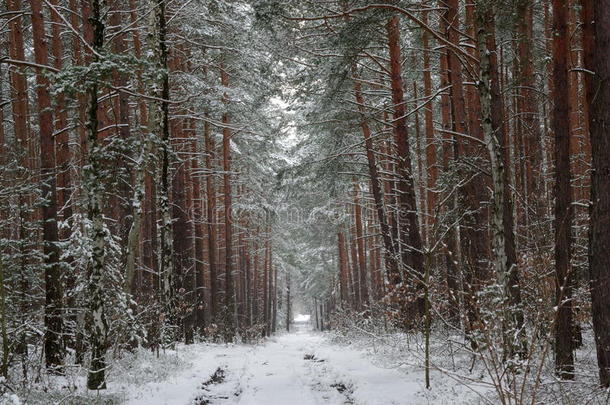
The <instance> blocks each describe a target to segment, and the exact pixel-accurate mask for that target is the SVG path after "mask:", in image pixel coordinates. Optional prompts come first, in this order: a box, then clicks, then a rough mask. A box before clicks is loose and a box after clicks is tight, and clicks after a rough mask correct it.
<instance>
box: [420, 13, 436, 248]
mask: <svg viewBox="0 0 610 405" xmlns="http://www.w3.org/2000/svg"><path fill="white" fill-rule="evenodd" d="M422 21H423V23H424V24H428V13H427V12H424V15H423V16H422ZM429 37H430V34H429V33H428V31H425V30H424V31H423V34H422V46H423V48H424V52H423V58H424V66H423V69H424V71H423V74H424V96H425V97H426V100H427V101H428V103H427V104H426V109H425V110H424V111H425V114H424V121H425V126H426V186H427V187H426V188H427V193H426V225H427V227H428V232H427V233H426V235H427V236H428V243H430V242H431V241H432V238H431V236H432V235H431V232H432V227H433V225H434V217H435V215H434V207H435V206H436V194H435V192H434V188H435V187H436V180H437V177H438V167H437V166H436V140H435V138H434V114H433V109H434V108H433V103H432V100H430V98H431V97H432V72H431V71H430V69H431V65H430V38H429Z"/></svg>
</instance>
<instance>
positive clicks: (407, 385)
mask: <svg viewBox="0 0 610 405" xmlns="http://www.w3.org/2000/svg"><path fill="white" fill-rule="evenodd" d="M296 320H299V321H300V322H296V323H295V325H294V330H293V331H292V332H290V333H279V334H277V335H276V336H273V337H271V338H269V339H267V340H265V341H264V342H262V343H259V344H229V345H227V344H212V343H198V344H194V345H188V346H185V345H178V346H177V347H176V349H174V350H167V351H165V352H162V353H160V354H159V355H158V356H157V355H156V354H154V353H151V352H150V351H148V350H145V349H139V350H136V351H134V352H132V353H131V352H127V353H125V352H123V353H121V354H119V353H116V354H115V355H114V356H112V355H111V356H109V357H112V358H111V359H110V358H109V360H110V361H109V364H111V366H110V368H109V370H108V389H107V390H102V391H100V392H91V391H88V390H87V389H86V387H85V381H86V370H85V369H82V368H78V367H75V368H71V369H69V370H68V373H67V375H65V376H62V377H59V376H51V375H49V374H46V373H39V374H38V378H37V380H36V382H35V383H34V384H33V385H32V386H27V387H22V389H21V390H19V391H16V392H15V393H7V394H5V395H4V396H1V397H0V405H9V404H10V405H26V404H27V405H30V404H31V405H49V404H58V405H59V404H61V405H85V404H86V405H102V404H103V405H119V404H121V405H123V404H126V405H231V404H242V405H309V404H328V405H340V404H357V405H419V404H431V405H449V404H469V405H470V404H473V405H474V404H496V403H500V402H499V400H498V397H497V393H496V391H495V389H494V386H493V384H491V383H490V379H489V376H488V375H487V373H486V371H485V367H484V364H483V363H482V362H481V361H480V360H477V361H476V362H473V358H472V357H471V355H469V354H468V352H467V351H464V350H463V346H462V345H461V344H460V343H459V342H458V341H457V338H450V336H449V337H448V336H442V335H441V331H437V332H436V335H435V336H434V339H433V340H432V350H431V368H432V370H431V384H432V389H431V390H427V389H426V388H425V386H424V368H423V367H422V364H423V359H422V347H421V339H420V338H421V336H419V335H417V334H405V333H401V332H387V333H386V332H384V331H383V329H380V328H377V329H379V331H378V333H372V332H370V331H367V330H365V329H361V328H358V327H355V326H354V327H353V328H351V329H346V330H343V331H342V332H341V331H339V330H338V331H335V332H330V333H329V332H325V333H320V332H315V331H313V330H312V328H311V324H310V321H309V317H308V316H299V317H296ZM377 329H374V328H373V329H372V330H377ZM586 336H589V335H588V334H586ZM586 340H587V341H589V340H590V339H586ZM577 353H578V356H577V358H578V359H579V364H578V369H579V370H580V374H579V375H578V378H577V379H576V381H573V382H564V383H562V384H559V381H558V380H557V379H556V377H554V376H553V367H552V361H551V360H552V359H550V360H548V363H549V366H546V365H545V366H544V369H543V372H542V375H541V378H540V379H539V380H538V381H539V382H538V383H537V384H536V385H537V388H538V390H539V393H538V395H537V397H536V400H535V401H531V400H529V399H528V398H530V395H526V396H525V397H524V398H526V400H525V401H524V402H523V403H540V404H580V403H588V404H592V405H593V404H595V405H597V404H608V403H610V402H608V401H609V399H610V391H609V392H606V393H605V392H603V390H599V389H597V388H596V376H595V374H594V371H595V370H594V368H595V367H594V366H591V367H589V368H587V364H588V363H590V364H594V361H593V357H594V352H593V351H592V349H591V345H585V346H584V347H583V348H582V349H580V350H579V351H578V352H577ZM0 382H1V381H0ZM531 385H532V383H528V384H527V385H526V387H525V390H526V391H529V390H531V389H532V386H531ZM532 398H533V397H532ZM515 403H518V402H515Z"/></svg>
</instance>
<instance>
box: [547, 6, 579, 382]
mask: <svg viewBox="0 0 610 405" xmlns="http://www.w3.org/2000/svg"><path fill="white" fill-rule="evenodd" d="M567 22H568V7H567V2H566V1H564V0H553V91H552V98H553V102H554V107H553V111H552V121H551V126H552V130H553V133H554V134H555V193H554V194H555V285H556V293H555V294H556V305H557V314H556V321H555V368H556V371H557V374H558V375H559V377H561V378H562V379H573V378H574V355H573V352H572V283H571V282H570V278H571V277H573V274H572V268H571V258H572V220H573V216H574V214H573V207H572V187H571V184H570V181H571V174H570V106H569V97H570V84H569V78H568V52H569V50H570V47H569V36H568V27H567Z"/></svg>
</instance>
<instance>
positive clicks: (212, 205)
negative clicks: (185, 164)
mask: <svg viewBox="0 0 610 405" xmlns="http://www.w3.org/2000/svg"><path fill="white" fill-rule="evenodd" d="M203 136H204V140H205V150H206V156H205V167H206V170H207V173H206V177H205V184H206V195H207V225H208V256H209V261H210V295H211V300H210V306H211V308H210V310H211V311H210V312H211V316H212V322H215V323H218V321H219V319H218V316H219V311H220V302H219V297H220V280H219V279H218V270H217V265H216V264H217V253H216V252H217V251H216V247H217V233H216V185H215V181H214V175H213V173H212V170H213V166H212V162H213V160H214V154H215V149H216V147H215V145H214V139H213V138H212V135H211V133H210V124H209V123H208V122H205V123H204V129H203Z"/></svg>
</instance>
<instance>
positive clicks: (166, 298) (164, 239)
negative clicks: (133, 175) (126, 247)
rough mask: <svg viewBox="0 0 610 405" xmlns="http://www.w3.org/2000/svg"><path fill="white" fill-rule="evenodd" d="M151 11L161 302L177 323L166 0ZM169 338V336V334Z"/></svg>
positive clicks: (152, 119)
mask: <svg viewBox="0 0 610 405" xmlns="http://www.w3.org/2000/svg"><path fill="white" fill-rule="evenodd" d="M151 6H152V8H153V10H152V14H151V19H152V22H151V27H150V29H151V32H152V35H150V36H149V40H150V43H149V50H151V51H152V52H153V55H154V56H153V57H154V63H155V65H156V67H157V68H158V69H160V71H161V73H160V74H159V75H158V80H159V82H158V83H151V88H152V89H156V90H153V94H152V95H153V96H154V97H156V100H154V101H151V105H150V107H149V131H150V132H151V133H154V134H155V135H157V136H160V138H161V139H160V140H161V145H160V149H161V159H160V160H161V162H160V163H161V172H160V176H161V179H160V183H161V184H160V187H159V189H158V198H159V205H160V207H159V211H160V223H159V225H158V226H159V232H158V233H159V235H160V239H161V240H160V244H161V246H160V255H159V283H160V294H161V302H162V305H163V307H164V312H165V322H167V321H169V322H170V323H175V322H176V319H175V317H176V314H175V308H174V307H175V305H174V289H173V287H174V281H173V279H174V265H173V256H174V245H173V236H172V215H171V207H170V201H169V199H170V194H171V191H170V176H169V169H170V151H171V143H170V142H171V141H170V125H169V101H168V100H169V97H170V90H169V73H168V47H167V27H166V9H165V8H166V0H152V4H151ZM170 338H171V337H170Z"/></svg>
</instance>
